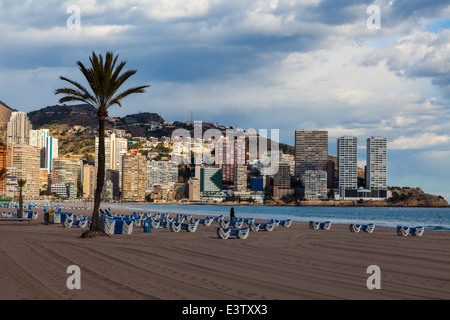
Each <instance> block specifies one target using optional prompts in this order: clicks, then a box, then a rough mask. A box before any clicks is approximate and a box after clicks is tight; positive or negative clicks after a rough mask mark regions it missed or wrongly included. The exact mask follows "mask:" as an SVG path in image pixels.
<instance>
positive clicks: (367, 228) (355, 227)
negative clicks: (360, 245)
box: [349, 223, 375, 233]
mask: <svg viewBox="0 0 450 320" xmlns="http://www.w3.org/2000/svg"><path fill="white" fill-rule="evenodd" d="M349 229H350V231H351V232H355V233H358V232H360V231H364V232H367V233H372V232H373V230H374V229H375V225H374V224H373V223H368V224H356V223H351V224H350V225H349Z"/></svg>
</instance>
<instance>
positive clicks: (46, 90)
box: [0, 0, 450, 200]
mask: <svg viewBox="0 0 450 320" xmlns="http://www.w3.org/2000/svg"><path fill="white" fill-rule="evenodd" d="M371 5H376V6H377V7H378V8H379V17H380V20H377V19H375V18H377V16H376V11H372V9H370V10H368V8H369V7H370V6H371ZM71 6H76V8H78V9H79V18H80V19H77V18H78V16H77V11H71V10H69V12H68V8H70V7H71ZM70 9H71V8H70ZM374 14H375V15H374ZM449 17H450V5H449V2H448V0H446V1H444V0H442V1H440V0H430V1H423V0H395V1H387V0H383V1H381V0H380V1H356V0H341V1H333V0H322V1H320V0H136V1H132V0H98V1H93V0H79V1H77V0H71V1H61V0H27V1H26V0H0V30H1V33H0V43H1V49H0V100H2V101H3V102H5V103H6V104H7V105H9V106H10V107H12V108H15V109H18V110H21V111H26V112H29V111H32V110H36V109H40V108H42V107H45V106H48V105H54V104H57V101H58V97H56V96H54V94H53V92H54V90H55V89H57V88H59V87H61V86H63V85H64V84H63V83H62V82H61V81H60V80H59V79H58V76H59V75H64V76H66V77H68V78H71V79H74V80H78V81H82V78H81V77H80V72H79V70H78V69H77V66H76V61H78V60H80V61H82V62H83V63H85V64H88V61H89V60H88V57H89V55H90V54H91V52H92V51H96V52H97V53H104V52H106V51H113V52H114V53H117V54H119V59H121V60H126V61H127V68H129V69H137V70H138V73H137V74H136V75H135V76H134V78H132V79H131V80H130V83H129V85H141V84H149V85H151V88H149V89H148V90H147V93H145V94H141V95H136V96H134V97H130V98H129V99H128V100H125V102H124V104H123V107H122V108H119V107H114V108H113V109H112V110H111V111H110V115H113V116H123V115H125V114H130V113H136V112H139V111H141V112H144V111H149V112H157V113H161V115H162V116H163V118H165V119H166V120H179V121H186V120H190V117H191V111H192V112H193V117H194V120H199V121H205V122H215V121H217V122H220V123H222V124H224V125H237V126H239V127H240V128H243V129H250V128H253V129H257V130H258V129H269V130H270V129H279V130H280V140H281V142H284V143H288V144H291V145H293V144H294V130H299V129H326V130H328V131H329V154H332V155H336V139H337V138H339V137H340V136H343V135H353V136H356V137H357V138H358V144H359V164H360V165H361V166H363V165H364V164H365V144H366V139H367V138H368V137H370V136H375V135H378V136H383V137H386V138H387V139H388V148H389V149H388V184H389V185H391V186H411V187H416V186H420V187H422V189H423V190H424V191H425V192H429V193H433V194H439V195H443V196H444V197H445V198H446V199H447V200H450V30H449V27H450V18H449ZM377 22H379V28H374V27H376V26H377ZM77 23H79V28H78V29H74V28H73V27H76V26H77Z"/></svg>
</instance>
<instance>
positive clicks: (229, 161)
mask: <svg viewBox="0 0 450 320" xmlns="http://www.w3.org/2000/svg"><path fill="white" fill-rule="evenodd" d="M214 161H215V165H216V166H219V167H220V168H221V169H222V183H223V184H224V185H226V186H228V187H232V186H234V183H235V181H236V176H235V175H236V166H238V165H247V143H246V141H245V139H242V138H239V139H238V138H235V139H232V140H230V139H229V138H228V137H220V139H218V140H216V141H215V143H214Z"/></svg>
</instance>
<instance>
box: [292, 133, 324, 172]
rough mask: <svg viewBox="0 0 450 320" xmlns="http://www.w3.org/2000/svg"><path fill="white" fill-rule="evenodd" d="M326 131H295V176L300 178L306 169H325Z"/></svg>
mask: <svg viewBox="0 0 450 320" xmlns="http://www.w3.org/2000/svg"><path fill="white" fill-rule="evenodd" d="M327 161H328V131H323V130H296V131H295V176H296V177H298V178H301V177H302V176H303V175H304V174H305V172H306V171H307V170H323V171H326V170H327Z"/></svg>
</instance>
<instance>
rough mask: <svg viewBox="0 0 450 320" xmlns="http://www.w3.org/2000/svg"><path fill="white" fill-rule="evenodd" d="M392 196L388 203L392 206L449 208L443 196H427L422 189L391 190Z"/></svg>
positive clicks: (395, 188) (397, 188) (396, 188)
mask: <svg viewBox="0 0 450 320" xmlns="http://www.w3.org/2000/svg"><path fill="white" fill-rule="evenodd" d="M391 192H392V196H391V198H389V199H388V200H387V201H386V202H387V204H388V205H392V206H405V207H448V206H449V204H448V202H447V201H446V200H445V199H444V198H443V197H441V196H435V195H432V194H427V193H424V192H423V191H422V189H420V188H399V187H394V188H391Z"/></svg>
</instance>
